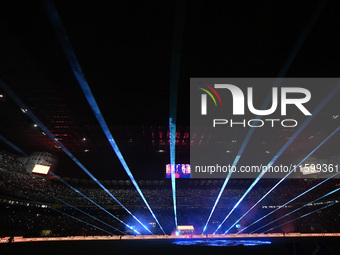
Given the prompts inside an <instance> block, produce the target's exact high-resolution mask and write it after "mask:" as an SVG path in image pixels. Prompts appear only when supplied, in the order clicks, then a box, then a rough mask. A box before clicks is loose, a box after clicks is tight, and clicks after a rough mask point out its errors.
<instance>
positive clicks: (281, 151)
mask: <svg viewBox="0 0 340 255" xmlns="http://www.w3.org/2000/svg"><path fill="white" fill-rule="evenodd" d="M339 89H340V85H337V86H335V87H334V88H333V89H332V91H331V92H330V93H329V94H328V95H327V97H326V98H324V99H323V100H322V102H321V103H320V104H319V105H318V106H317V108H316V109H315V110H314V111H313V113H312V116H310V117H308V118H307V119H306V120H305V121H304V122H303V123H302V125H301V126H300V127H299V128H298V130H296V131H295V132H294V134H293V135H292V137H291V138H290V139H289V140H288V141H287V142H286V143H285V144H284V146H283V147H282V148H281V149H280V151H279V152H278V153H277V154H276V155H275V156H274V157H273V158H272V160H271V161H270V162H269V163H268V164H267V166H266V167H265V168H264V170H262V172H261V173H260V174H259V175H258V176H257V177H256V179H255V181H254V182H253V183H252V184H251V185H250V187H249V188H248V189H247V190H246V192H245V193H244V194H243V195H242V197H241V198H240V199H239V201H238V202H237V203H236V204H235V205H234V207H233V208H232V209H231V211H230V212H229V213H228V215H227V216H226V217H225V218H224V220H223V221H222V223H221V224H220V225H219V226H218V228H217V229H216V231H217V230H218V229H219V228H220V227H221V226H222V225H223V223H224V222H225V221H226V220H227V219H228V218H229V216H230V215H231V213H232V212H233V211H234V210H235V209H236V208H237V207H238V206H239V204H240V203H241V202H242V201H243V199H244V198H245V197H246V196H247V195H248V193H249V192H250V191H251V190H252V189H253V188H254V187H255V185H256V184H257V183H258V182H259V181H260V179H261V178H262V177H263V176H264V175H265V174H266V173H267V171H268V169H269V168H270V166H272V165H273V164H274V163H275V162H276V160H277V159H278V158H279V157H280V156H281V155H282V153H283V152H284V151H285V150H286V149H287V147H288V146H289V145H290V144H291V143H292V142H293V141H294V140H295V138H296V137H297V136H298V135H299V134H300V133H301V132H302V131H303V130H304V129H305V127H306V126H307V125H308V124H309V123H310V122H311V121H312V120H313V119H314V118H315V116H316V115H317V114H318V113H319V112H320V111H321V109H322V108H323V107H324V106H325V105H326V104H327V103H328V102H329V101H330V100H331V99H332V97H333V96H334V95H335V94H336V93H337V92H338V90H339ZM334 132H335V131H334ZM229 230H230V228H229V229H227V231H225V233H224V234H226V233H228V231H229ZM216 231H215V232H214V234H215V233H216Z"/></svg>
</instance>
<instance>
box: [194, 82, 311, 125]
mask: <svg viewBox="0 0 340 255" xmlns="http://www.w3.org/2000/svg"><path fill="white" fill-rule="evenodd" d="M198 83H199V84H200V85H201V86H199V87H198V89H199V90H201V91H203V92H204V93H202V94H201V102H200V103H201V109H200V110H201V111H200V113H201V116H203V117H204V116H207V115H209V113H210V112H213V111H214V109H213V108H211V107H210V106H211V105H212V103H208V95H209V97H210V98H211V101H212V102H213V104H214V105H215V107H217V106H218V103H217V100H218V101H219V105H220V106H221V107H222V106H223V104H222V99H221V96H222V98H224V97H223V96H224V95H226V96H229V97H230V95H231V97H232V109H231V111H230V109H225V110H226V113H229V114H230V112H231V113H232V115H234V116H244V115H245V106H247V107H248V110H249V112H250V113H252V114H254V115H255V116H257V117H256V118H254V119H241V120H240V119H237V120H235V119H225V118H213V121H212V126H213V127H216V126H219V125H229V126H230V127H236V126H237V127H256V128H259V127H263V126H265V125H266V124H267V125H270V126H271V127H275V126H276V125H281V126H282V127H289V128H291V127H296V126H297V125H298V121H297V120H296V119H277V118H269V117H270V115H271V114H273V113H275V112H276V111H277V109H278V106H279V105H280V114H281V116H287V106H288V105H292V107H296V109H298V110H299V111H300V112H301V113H302V114H303V115H305V116H310V115H312V114H311V113H310V111H309V110H308V109H307V108H306V107H305V105H304V104H306V103H307V102H309V101H310V99H311V92H310V91H309V90H308V89H306V88H302V87H272V89H271V98H268V99H269V100H266V101H265V102H264V104H263V105H262V107H261V108H260V109H257V108H256V107H255V106H254V92H253V91H254V88H253V87H247V88H246V96H245V93H244V91H242V89H241V88H240V87H238V86H237V85H234V84H214V85H213V86H211V85H208V84H206V83H203V82H198ZM202 85H204V87H203V86H202ZM279 92H280V96H279ZM292 94H294V97H290V96H291V95H292ZM220 95H221V96H220ZM215 97H216V98H215ZM216 99H217V100H216ZM270 99H271V100H270ZM267 101H268V103H267ZM270 101H271V106H270V107H269V108H268V106H269V103H270ZM245 102H246V103H245ZM262 108H263V109H262ZM223 110H224V109H223ZM262 116H268V117H267V118H264V119H263V118H262Z"/></svg>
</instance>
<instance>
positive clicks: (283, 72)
mask: <svg viewBox="0 0 340 255" xmlns="http://www.w3.org/2000/svg"><path fill="white" fill-rule="evenodd" d="M326 2H327V1H321V2H320V3H319V5H318V6H317V8H316V10H315V12H314V13H313V15H312V16H311V18H310V19H309V21H308V23H307V25H306V27H305V28H304V30H303V31H302V33H301V35H300V36H299V38H298V40H297V42H296V43H295V45H294V48H293V49H292V51H291V53H290V54H289V56H288V58H287V60H286V62H285V63H284V65H283V67H282V68H281V70H280V72H279V74H278V78H277V79H276V80H275V81H274V84H273V86H277V87H279V86H280V85H281V82H282V77H284V76H285V75H286V73H287V71H288V69H289V67H290V66H291V64H292V63H293V61H294V59H295V57H296V55H297V54H298V52H299V51H300V49H301V47H302V45H303V44H304V42H305V40H306V38H307V37H308V35H309V33H310V31H311V30H312V28H313V26H314V24H315V23H316V21H317V19H318V18H319V16H320V15H321V13H322V10H323V8H324V7H325V5H326ZM270 98H271V94H270V93H268V94H267V97H266V99H265V101H264V103H263V104H262V106H261V109H265V108H266V107H267V106H268V105H269V101H270ZM261 118H262V116H256V119H261ZM254 131H255V128H254V127H251V128H250V130H249V131H248V133H247V135H246V138H245V139H244V141H243V144H242V146H241V148H240V150H239V152H238V153H237V156H236V158H235V160H234V162H233V167H236V165H237V162H238V161H239V159H240V158H241V156H242V153H243V151H244V148H245V147H246V145H247V144H248V142H249V140H250V138H251V136H252V135H253V133H254ZM231 174H232V173H228V175H227V177H226V179H225V181H224V183H223V185H222V187H221V190H220V193H219V195H218V196H217V198H216V201H215V203H214V206H213V208H212V210H211V212H210V215H209V217H208V220H207V222H206V224H205V226H204V228H203V232H202V234H203V233H204V232H205V230H206V228H207V226H208V223H209V221H210V218H211V216H212V214H213V212H214V211H215V208H216V206H217V204H218V202H219V200H220V198H221V196H222V194H223V191H224V189H225V187H226V186H227V184H228V182H229V179H230V176H231ZM219 227H220V226H219Z"/></svg>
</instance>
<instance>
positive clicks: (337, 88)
mask: <svg viewBox="0 0 340 255" xmlns="http://www.w3.org/2000/svg"><path fill="white" fill-rule="evenodd" d="M339 89H340V85H337V86H336V87H334V88H333V89H332V91H331V92H330V93H329V94H328V96H327V97H326V98H325V99H324V100H323V101H322V102H321V103H320V104H319V105H318V107H317V108H316V109H315V110H314V112H313V114H312V116H314V115H316V114H318V113H319V112H320V111H321V109H322V108H323V107H324V106H325V105H326V104H327V103H328V102H329V101H330V100H331V98H332V97H333V96H334V95H335V94H336V93H337V92H338V91H339ZM310 118H311V117H310ZM310 118H308V119H307V120H308V121H305V122H304V123H303V124H302V126H301V127H300V128H299V129H298V130H297V131H296V132H295V133H294V135H293V136H292V138H291V139H290V140H289V141H288V142H287V143H288V145H289V144H290V143H291V142H292V141H293V140H294V139H295V138H296V137H297V135H299V134H300V133H301V131H302V130H303V128H304V127H306V126H307V125H308V124H309V122H310V121H311V119H310ZM301 128H302V129H301ZM338 131H339V128H337V129H336V130H334V131H333V132H332V133H331V134H330V135H329V136H328V137H327V138H326V139H324V140H323V141H322V142H321V143H320V144H319V145H318V146H317V147H316V148H315V149H314V150H312V151H311V152H310V153H309V154H308V155H307V156H306V157H305V158H304V159H303V160H302V161H301V162H300V163H298V164H297V165H296V166H295V167H294V168H293V169H292V170H291V171H290V172H288V173H287V174H286V175H285V176H284V177H283V178H282V179H281V180H280V181H279V182H278V183H276V184H275V185H274V186H273V187H272V188H271V189H270V190H269V191H268V192H267V193H266V194H265V195H264V196H263V197H262V198H260V200H258V201H257V202H256V203H255V204H254V205H253V206H252V207H251V208H250V209H249V210H248V211H247V212H246V213H245V214H243V215H242V216H241V217H240V218H239V219H238V220H237V221H236V222H235V223H234V224H233V225H231V226H230V227H229V229H228V230H227V231H226V233H228V232H229V230H230V229H231V228H232V227H234V226H235V225H236V224H237V223H238V222H239V221H240V220H241V219H243V218H244V217H245V216H246V215H247V214H248V213H249V212H250V211H251V210H252V209H254V208H255V206H256V205H258V204H259V203H260V202H261V201H262V200H263V199H264V198H265V197H266V196H268V195H269V193H271V192H272V191H273V190H274V189H275V188H276V187H277V186H278V185H279V184H280V183H282V182H283V181H284V180H285V179H286V178H287V177H288V176H289V175H290V174H291V173H292V172H294V171H295V169H296V168H297V167H298V166H299V165H301V164H302V163H303V162H304V161H305V160H306V159H307V158H308V157H309V156H310V155H312V154H313V153H314V152H315V151H316V150H317V149H319V148H320V147H321V146H322V145H323V144H324V143H325V142H326V141H328V139H330V138H331V137H332V136H333V135H334V134H335V133H337V132H338ZM287 143H286V144H285V145H284V146H283V147H282V148H281V150H280V151H279V152H278V154H276V156H275V157H277V158H278V157H279V156H280V155H281V154H282V153H283V151H284V150H285V149H286V148H287V146H288V145H287ZM280 152H281V153H280ZM275 157H274V158H275ZM274 158H273V159H274ZM274 162H275V161H274ZM274 162H272V163H269V164H270V165H272V164H273V163H274ZM269 164H268V165H269ZM244 229H245V228H244ZM244 229H243V230H244Z"/></svg>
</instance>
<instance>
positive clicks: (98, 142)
mask: <svg viewBox="0 0 340 255" xmlns="http://www.w3.org/2000/svg"><path fill="white" fill-rule="evenodd" d="M55 4H56V8H57V10H58V12H59V14H60V17H61V20H62V23H63V25H64V27H65V30H66V33H67V35H68V37H69V39H70V42H71V45H72V48H73V49H74V51H75V54H76V56H77V58H78V61H79V63H80V65H81V68H82V70H83V72H84V74H85V77H86V79H87V81H88V83H89V86H90V87H91V89H92V92H93V94H94V96H95V98H96V101H97V103H98V105H99V107H100V109H101V111H102V114H103V116H104V118H105V120H106V122H107V123H108V125H109V128H110V130H111V133H112V135H113V137H114V138H115V140H116V142H117V144H118V146H119V148H120V150H121V151H122V154H123V155H124V157H125V160H126V162H127V163H128V165H129V167H130V169H131V171H132V172H133V174H134V175H135V177H136V179H160V178H162V177H164V176H165V164H167V163H169V132H168V119H169V90H170V78H171V59H172V49H173V44H174V42H173V37H174V36H173V27H174V24H175V22H174V17H175V11H176V7H175V3H174V2H173V1H153V2H140V1H132V2H131V1H56V3H55ZM318 4H319V1H299V3H296V1H261V2H253V1H213V2H211V1H187V3H186V10H185V21H184V23H183V24H180V25H182V26H183V29H184V30H183V40H182V41H181V44H182V51H181V55H180V72H179V84H178V104H177V133H178V134H177V136H178V143H177V146H176V153H177V158H176V161H177V162H179V163H188V162H189V146H190V143H191V141H192V137H191V136H190V130H189V78H190V77H276V76H277V75H278V73H279V70H280V69H281V67H282V65H283V63H284V62H285V61H286V59H287V57H288V56H289V54H290V52H291V50H292V48H293V46H294V44H295V43H296V41H297V39H298V38H299V35H300V34H301V32H302V30H303V28H304V27H305V25H306V23H307V22H308V20H309V19H310V17H311V15H312V13H313V12H314V10H315V8H316V7H317V5H318ZM338 5H339V3H338V2H336V1H329V2H328V3H327V5H326V6H325V8H324V10H323V12H322V14H321V15H320V17H319V18H318V20H317V22H316V24H315V26H314V27H313V29H312V31H311V32H310V34H309V36H308V37H307V39H306V41H305V42H304V44H303V47H302V48H301V50H300V51H299V53H298V55H297V57H296V58H295V60H294V62H293V63H292V65H291V67H290V69H289V70H288V72H287V75H286V76H287V77H338V76H339V71H338V68H339V67H338V59H339V57H340V55H339V54H340V52H339V50H338V45H339V43H340V35H339V33H338V31H339V30H340V27H339V26H340V23H338V22H335V21H334V20H335V17H337V16H338V8H339V6H338ZM0 14H1V15H0V78H1V79H3V80H4V81H5V82H6V83H7V84H8V85H9V86H10V87H11V88H12V90H13V91H15V93H16V94H17V95H18V96H19V97H20V98H21V99H22V100H23V101H24V102H25V104H27V105H28V106H29V108H30V109H31V110H32V111H33V112H34V113H35V114H36V115H37V116H38V117H39V119H40V120H41V121H42V122H43V123H44V124H45V125H46V126H47V127H48V128H49V129H50V130H51V132H52V133H53V134H54V135H55V136H56V138H58V140H59V141H60V142H62V143H63V144H64V145H65V146H66V147H67V148H68V149H69V150H70V151H71V152H72V153H73V154H74V155H75V156H76V157H77V158H78V159H79V160H80V161H81V162H82V163H83V164H84V165H86V167H87V168H88V169H90V170H91V171H92V172H93V173H95V175H96V176H97V178H99V179H126V174H125V172H124V170H123V168H122V166H121V164H120V162H119V161H118V159H117V157H116V155H115V154H114V152H113V151H112V149H111V148H110V145H109V143H108V141H107V139H106V137H105V136H104V134H103V132H102V131H101V128H100V126H99V125H98V123H97V120H96V119H95V116H94V115H93V113H92V110H91V109H90V107H89V105H88V103H87V101H86V99H85V97H84V95H83V93H82V91H81V89H80V87H79V85H78V82H77V80H76V79H75V77H74V75H73V72H72V70H71V68H70V65H69V64H68V61H67V59H66V57H65V54H64V52H63V49H62V48H61V46H60V44H59V42H58V40H57V37H56V34H55V32H54V30H53V28H52V25H51V23H50V21H49V19H48V17H47V15H46V12H45V10H44V6H43V4H42V1H23V0H22V1H19V0H14V1H2V2H1V3H0ZM320 93H321V95H326V94H327V93H328V91H321V92H320ZM0 95H1V96H0V109H1V110H0V118H1V125H0V134H1V135H2V136H4V137H6V138H7V139H8V140H10V141H11V142H13V143H14V144H16V145H17V146H18V147H19V148H21V149H22V150H24V151H25V152H27V153H31V152H33V151H50V152H53V153H56V154H57V155H58V156H59V158H60V160H59V162H60V163H59V167H58V173H59V174H60V175H62V176H70V177H79V178H82V177H84V176H85V175H84V174H83V173H82V171H81V170H80V169H78V167H77V166H76V165H75V164H74V163H73V162H72V161H71V160H70V159H68V157H66V156H65V154H64V153H63V152H62V151H61V150H60V148H59V147H58V146H57V145H56V144H55V143H54V142H53V141H52V140H51V139H50V138H49V137H47V136H46V135H45V134H44V133H43V132H42V130H40V129H39V127H36V126H35V123H33V122H32V121H31V120H30V119H29V118H28V117H27V116H25V109H19V108H18V106H17V105H15V103H14V102H13V101H12V100H11V99H9V98H8V97H7V95H6V93H5V92H4V91H0ZM339 114H340V112H339V107H338V102H337V101H333V102H330V103H329V104H328V105H327V107H326V108H325V109H324V110H323V111H322V113H321V114H320V116H319V117H318V119H317V120H316V121H315V122H313V124H311V125H310V126H309V127H308V129H306V130H305V131H304V133H303V134H301V136H299V138H298V139H297V140H296V141H295V142H294V143H293V144H292V145H291V146H290V147H289V151H288V152H287V157H290V156H292V155H293V156H294V157H302V156H303V155H305V152H309V151H311V149H313V148H314V147H315V146H316V145H317V144H318V143H319V142H320V141H322V140H323V139H324V138H325V137H326V136H327V135H328V134H329V133H330V132H331V131H333V130H334V127H336V126H338V125H339V121H340V117H339ZM325 123H326V124H325ZM291 135H292V130H289V129H267V128H265V129H261V130H257V131H256V132H255V135H254V138H253V139H252V141H251V143H250V144H249V146H248V147H249V155H248V157H246V158H249V160H251V157H263V158H268V159H270V156H273V154H274V153H276V152H277V151H278V150H279V149H280V148H281V147H282V145H283V143H284V142H285V141H286V140H287V139H289V138H290V137H291ZM244 136H245V133H244V132H239V131H237V132H236V131H235V132H234V131H233V132H231V133H230V143H228V144H225V145H224V146H225V149H226V151H229V152H230V153H229V154H228V159H229V158H230V160H232V159H233V158H234V157H235V154H236V152H237V150H238V148H239V147H240V146H241V142H242V141H243V139H244ZM203 138H204V139H210V140H211V142H218V141H217V140H216V139H217V138H214V137H209V135H205V136H204V137H203ZM0 145H1V147H0V148H4V149H6V150H12V149H11V148H9V147H8V146H7V145H6V144H5V143H3V142H1V144H0ZM338 152H339V146H336V139H334V141H330V144H329V146H327V148H326V149H323V150H320V151H318V153H319V155H320V157H322V156H324V155H329V154H336V153H338Z"/></svg>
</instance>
